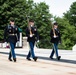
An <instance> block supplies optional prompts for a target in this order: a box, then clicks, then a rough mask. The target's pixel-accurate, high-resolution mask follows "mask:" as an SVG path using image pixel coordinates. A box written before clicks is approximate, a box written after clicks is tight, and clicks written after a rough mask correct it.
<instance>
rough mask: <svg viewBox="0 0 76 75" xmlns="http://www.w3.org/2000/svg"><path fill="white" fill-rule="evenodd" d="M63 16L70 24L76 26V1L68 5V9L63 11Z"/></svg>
mask: <svg viewBox="0 0 76 75" xmlns="http://www.w3.org/2000/svg"><path fill="white" fill-rule="evenodd" d="M64 16H65V17H66V18H67V19H68V20H69V23H70V24H71V25H74V26H76V2H73V4H72V5H71V6H70V10H69V11H67V12H66V13H64Z"/></svg>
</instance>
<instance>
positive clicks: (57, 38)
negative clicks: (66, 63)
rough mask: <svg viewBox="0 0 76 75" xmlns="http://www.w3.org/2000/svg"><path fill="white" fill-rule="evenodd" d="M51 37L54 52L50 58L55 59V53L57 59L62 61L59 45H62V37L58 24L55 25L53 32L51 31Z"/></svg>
mask: <svg viewBox="0 0 76 75" xmlns="http://www.w3.org/2000/svg"><path fill="white" fill-rule="evenodd" d="M50 37H51V42H52V44H53V50H52V52H51V55H50V58H51V59H53V55H54V53H55V54H56V58H57V59H58V60H60V58H61V56H59V55H58V44H59V43H61V35H60V31H59V29H58V24H57V23H54V24H53V27H52V30H51V31H50Z"/></svg>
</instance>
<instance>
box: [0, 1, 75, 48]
mask: <svg viewBox="0 0 76 75" xmlns="http://www.w3.org/2000/svg"><path fill="white" fill-rule="evenodd" d="M11 17H13V18H14V19H15V24H16V25H18V27H19V28H20V29H22V33H23V36H25V29H26V26H27V25H28V20H29V19H34V20H35V25H36V26H37V28H38V32H39V35H40V37H39V38H40V42H39V47H40V48H51V47H52V45H51V43H50V30H51V21H50V18H52V17H53V16H52V14H50V13H49V6H48V5H46V3H45V2H41V3H37V4H36V3H34V2H33V0H0V41H1V40H3V32H4V28H5V27H6V25H8V24H9V19H10V18H11ZM55 20H56V21H57V22H58V24H59V28H60V31H61V35H62V44H61V45H59V48H61V49H71V48H72V46H73V45H74V44H76V26H75V25H76V2H74V3H73V4H72V5H71V7H70V10H69V11H67V12H66V13H64V17H63V18H59V17H55Z"/></svg>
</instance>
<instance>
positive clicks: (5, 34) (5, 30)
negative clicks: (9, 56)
mask: <svg viewBox="0 0 76 75" xmlns="http://www.w3.org/2000/svg"><path fill="white" fill-rule="evenodd" d="M6 37H7V26H6V28H5V29H4V42H6Z"/></svg>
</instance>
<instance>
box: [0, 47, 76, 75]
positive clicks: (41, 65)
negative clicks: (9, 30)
mask: <svg viewBox="0 0 76 75" xmlns="http://www.w3.org/2000/svg"><path fill="white" fill-rule="evenodd" d="M8 52H9V49H0V75H76V52H73V51H65V50H59V54H60V55H61V56H62V58H61V60H60V61H57V60H56V59H54V60H51V59H50V58H49V56H50V52H51V50H47V49H35V55H36V56H38V57H39V59H38V60H37V62H34V61H33V60H32V61H28V60H26V55H27V53H28V49H27V48H25V49H16V54H17V62H16V63H14V62H10V61H8ZM54 58H55V56H54Z"/></svg>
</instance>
